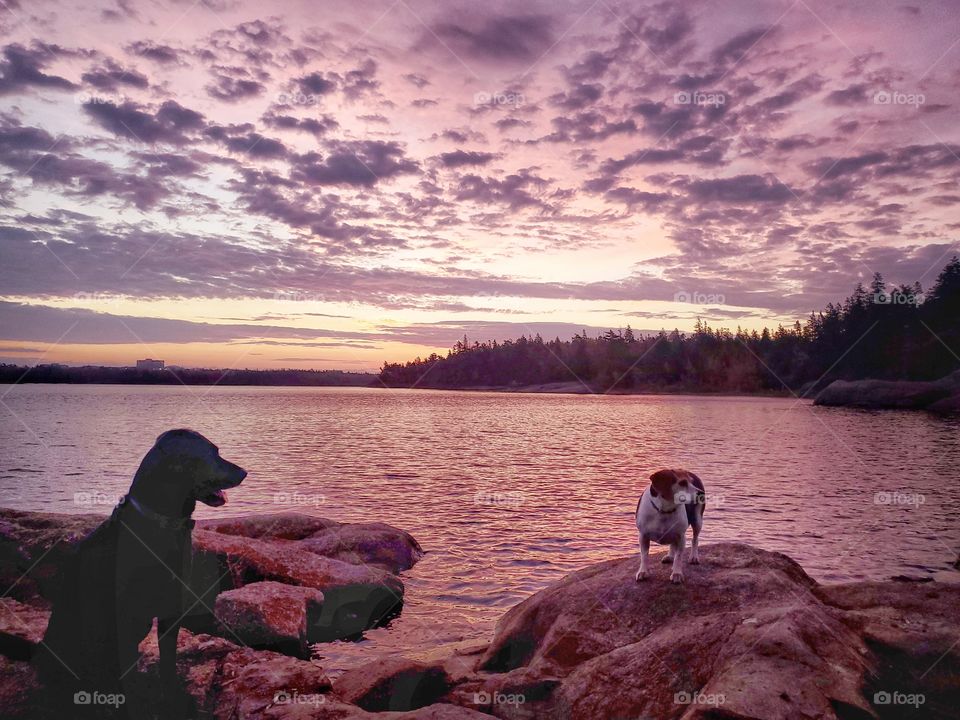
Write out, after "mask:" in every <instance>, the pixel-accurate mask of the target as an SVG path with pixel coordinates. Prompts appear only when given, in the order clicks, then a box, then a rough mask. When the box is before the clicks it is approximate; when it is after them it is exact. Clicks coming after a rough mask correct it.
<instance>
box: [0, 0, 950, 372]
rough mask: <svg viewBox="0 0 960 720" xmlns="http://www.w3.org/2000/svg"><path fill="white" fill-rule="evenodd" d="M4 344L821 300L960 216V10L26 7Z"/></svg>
mask: <svg viewBox="0 0 960 720" xmlns="http://www.w3.org/2000/svg"><path fill="white" fill-rule="evenodd" d="M0 34H2V38H0V39H2V44H3V46H2V51H0V96H2V105H0V108H2V109H0V212H2V214H3V219H2V221H0V360H5V361H8V362H10V361H13V362H21V363H23V362H29V363H33V362H38V361H40V362H68V363H98V364H99V363H103V364H130V363H132V361H133V360H135V359H137V358H139V357H147V356H152V357H160V358H163V359H165V360H166V361H167V362H168V363H172V364H180V365H191V366H206V367H316V368H332V367H339V368H345V369H375V368H376V367H377V366H378V365H379V364H380V363H381V362H382V361H383V360H398V359H407V358H412V357H413V356H415V355H417V354H426V353H429V352H430V351H432V350H434V349H438V350H440V349H444V348H447V347H449V346H450V345H451V344H452V343H453V342H454V341H455V340H456V339H457V338H458V337H460V336H462V335H463V334H464V333H466V334H467V335H468V336H469V337H470V338H471V339H473V338H476V339H481V340H482V339H489V338H494V337H496V338H507V337H516V336H518V335H520V334H530V333H533V332H541V333H542V334H543V335H544V336H546V337H553V336H556V335H559V336H561V337H569V336H570V335H572V333H573V332H574V331H577V330H579V329H581V328H586V329H588V330H598V329H605V328H608V327H625V326H626V325H628V324H629V325H632V326H633V327H634V328H636V329H644V330H658V329H660V328H667V329H672V328H674V327H678V328H680V329H689V328H691V327H692V326H693V323H694V321H695V319H696V318H697V317H698V316H699V317H704V318H708V319H709V320H710V322H711V323H712V324H716V325H725V326H729V327H736V326H737V325H740V326H743V327H747V328H758V327H762V326H763V325H765V324H767V325H769V324H776V323H778V322H792V321H793V320H794V319H796V318H798V317H803V316H804V315H806V314H808V313H809V311H810V310H812V309H814V308H821V307H822V306H823V305H825V304H826V303H827V302H829V301H833V300H837V299H840V298H842V297H843V296H844V295H846V294H847V293H848V292H849V290H850V288H851V286H852V284H853V283H854V282H856V281H857V280H859V279H863V280H868V279H869V277H870V275H871V274H872V273H873V272H874V271H880V272H882V273H883V274H884V275H885V276H886V277H887V278H888V279H889V280H892V281H896V282H913V281H915V280H920V281H921V282H922V283H924V284H925V285H929V284H930V283H931V281H932V280H933V278H935V277H936V273H937V271H938V270H939V269H940V268H941V267H942V266H943V265H944V264H945V263H946V261H947V259H948V256H949V254H950V253H951V252H952V251H955V250H956V248H957V234H958V228H960V212H958V211H960V190H958V187H957V180H958V177H960V122H958V113H957V107H958V105H957V103H958V99H957V90H958V88H960V6H958V4H957V3H956V0H925V1H924V2H918V3H917V4H916V5H907V4H902V3H899V2H888V1H886V0H829V2H826V1H823V0H796V1H793V2H791V1H790V0H783V1H782V2H781V1H780V0H756V1H751V0H738V1H737V2H729V0H719V1H717V2H700V1H697V0H674V1H672V2H663V3H651V4H646V3H643V2H629V3H622V2H613V0H596V1H595V2H592V1H591V0H584V1H582V2H564V1H563V0H549V2H539V1H538V0H532V1H530V2H525V3H517V2H498V1H497V0H493V1H488V2H483V3H477V2H472V1H471V2H437V1H436V0H432V1H427V0H370V1H369V2H356V3H343V2H336V3H333V2H317V1H315V0H310V1H307V0H303V1H295V0H289V1H287V2H270V1H269V0H259V1H258V2H252V1H250V0H197V1H195V0H109V1H107V0H104V1H103V2H85V1H84V0H63V1H62V2H61V1H60V0H0Z"/></svg>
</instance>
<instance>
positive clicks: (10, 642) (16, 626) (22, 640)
mask: <svg viewBox="0 0 960 720" xmlns="http://www.w3.org/2000/svg"><path fill="white" fill-rule="evenodd" d="M49 620H50V612H49V611H47V610H44V609H42V608H38V607H34V606H31V605H25V604H24V603H21V602H18V601H16V600H14V599H13V598H8V597H5V598H0V655H3V656H5V657H8V658H10V659H11V660H29V659H31V658H32V657H33V651H34V649H35V648H36V647H37V645H39V644H40V641H42V640H43V633H44V632H45V631H46V629H47V622H48V621H49Z"/></svg>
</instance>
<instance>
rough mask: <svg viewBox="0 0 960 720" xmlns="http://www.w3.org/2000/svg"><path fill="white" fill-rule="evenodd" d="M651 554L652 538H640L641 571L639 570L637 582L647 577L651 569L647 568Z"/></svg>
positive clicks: (642, 536)
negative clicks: (648, 557)
mask: <svg viewBox="0 0 960 720" xmlns="http://www.w3.org/2000/svg"><path fill="white" fill-rule="evenodd" d="M649 554H650V538H649V536H647V535H641V536H640V569H639V570H637V582H640V581H641V580H643V579H644V578H646V577H647V573H648V572H649V569H648V568H647V556H648V555H649Z"/></svg>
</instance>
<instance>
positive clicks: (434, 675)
mask: <svg viewBox="0 0 960 720" xmlns="http://www.w3.org/2000/svg"><path fill="white" fill-rule="evenodd" d="M451 685H452V682H451V679H450V676H449V675H447V673H446V672H445V671H444V669H443V668H442V667H441V666H439V665H428V664H425V663H420V662H415V661H413V660H408V659H406V658H402V657H388V658H382V659H380V660H376V661H374V662H372V663H368V664H366V665H362V666H361V667H358V668H354V669H353V670H348V671H347V672H345V673H344V674H343V675H341V676H340V677H339V678H338V679H337V682H336V684H335V685H334V692H335V693H336V694H337V695H338V696H339V697H341V698H343V699H344V700H346V701H347V702H350V703H353V704H354V705H359V706H360V707H362V708H363V709H364V710H370V711H374V712H379V711H384V710H416V709H418V708H423V707H426V706H428V705H431V704H433V703H435V702H436V701H438V700H440V699H441V698H442V697H443V696H444V695H446V694H447V692H448V691H449V690H450V688H451Z"/></svg>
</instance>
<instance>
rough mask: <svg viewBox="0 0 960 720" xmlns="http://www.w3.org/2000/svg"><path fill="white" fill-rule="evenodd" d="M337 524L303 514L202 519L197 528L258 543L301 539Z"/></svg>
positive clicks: (271, 514) (333, 521)
mask: <svg viewBox="0 0 960 720" xmlns="http://www.w3.org/2000/svg"><path fill="white" fill-rule="evenodd" d="M339 524H340V523H338V522H336V521H335V520H328V519H326V518H321V517H314V516H313V515H304V514H303V513H270V514H265V515H246V516H243V517H237V518H228V519H226V520H201V521H200V522H199V523H197V527H198V528H201V529H203V530H212V531H214V532H218V533H223V534H224V535H241V536H243V537H249V538H257V539H260V540H303V539H304V538H308V537H310V536H311V535H313V534H314V533H317V532H321V531H323V530H325V529H326V528H328V527H331V526H335V525H339Z"/></svg>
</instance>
